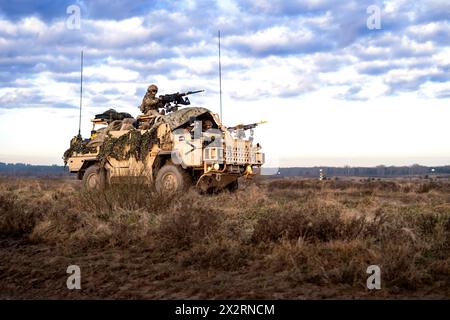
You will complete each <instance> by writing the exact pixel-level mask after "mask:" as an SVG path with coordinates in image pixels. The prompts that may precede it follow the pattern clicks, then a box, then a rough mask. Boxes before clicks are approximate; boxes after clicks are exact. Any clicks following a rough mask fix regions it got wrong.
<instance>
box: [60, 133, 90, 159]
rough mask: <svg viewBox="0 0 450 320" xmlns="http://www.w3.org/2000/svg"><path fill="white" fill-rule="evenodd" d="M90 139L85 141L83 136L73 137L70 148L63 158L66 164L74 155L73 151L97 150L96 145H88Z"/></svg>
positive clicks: (84, 152)
mask: <svg viewBox="0 0 450 320" xmlns="http://www.w3.org/2000/svg"><path fill="white" fill-rule="evenodd" d="M88 143H89V141H84V140H83V139H81V138H77V137H75V138H74V139H72V141H71V143H70V148H69V149H67V150H66V151H65V152H64V155H63V159H64V165H66V164H67V161H68V159H69V158H70V157H71V156H72V154H73V153H81V154H86V153H95V152H97V148H96V147H92V146H88Z"/></svg>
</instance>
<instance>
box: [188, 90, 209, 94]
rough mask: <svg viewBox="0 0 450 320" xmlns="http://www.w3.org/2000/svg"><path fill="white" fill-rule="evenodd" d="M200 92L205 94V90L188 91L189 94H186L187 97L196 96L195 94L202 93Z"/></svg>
mask: <svg viewBox="0 0 450 320" xmlns="http://www.w3.org/2000/svg"><path fill="white" fill-rule="evenodd" d="M200 92H205V90H197V91H188V92H186V93H185V95H189V94H195V93H200Z"/></svg>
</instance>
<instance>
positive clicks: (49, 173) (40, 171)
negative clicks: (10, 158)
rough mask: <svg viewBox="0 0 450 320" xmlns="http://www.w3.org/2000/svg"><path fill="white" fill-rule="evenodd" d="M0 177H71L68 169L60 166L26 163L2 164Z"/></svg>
mask: <svg viewBox="0 0 450 320" xmlns="http://www.w3.org/2000/svg"><path fill="white" fill-rule="evenodd" d="M0 176H14V177H64V176H69V171H68V169H67V168H64V167H63V166H58V165H52V166H45V165H31V164H25V163H4V162H0Z"/></svg>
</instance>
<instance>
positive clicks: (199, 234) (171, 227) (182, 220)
mask: <svg viewBox="0 0 450 320" xmlns="http://www.w3.org/2000/svg"><path fill="white" fill-rule="evenodd" d="M223 218H224V216H223V213H222V212H221V211H218V210H211V209H208V208H204V207H198V206H193V205H190V204H186V205H185V207H184V208H182V209H180V210H173V211H172V212H169V213H167V214H165V215H163V216H162V218H161V222H160V224H159V227H158V229H157V230H156V236H157V239H158V242H160V244H161V246H162V247H163V248H172V249H173V248H175V249H185V248H190V247H192V246H193V245H194V244H195V243H198V242H202V241H205V240H206V239H207V238H211V237H213V236H214V235H215V234H216V233H217V232H218V230H219V228H220V224H221V221H222V220H223Z"/></svg>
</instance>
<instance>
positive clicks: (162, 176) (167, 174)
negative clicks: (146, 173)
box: [155, 164, 192, 195]
mask: <svg viewBox="0 0 450 320" xmlns="http://www.w3.org/2000/svg"><path fill="white" fill-rule="evenodd" d="M191 185H192V180H191V177H190V176H189V174H188V173H187V172H185V171H184V170H183V169H181V168H180V167H179V166H175V165H173V164H166V165H164V166H163V167H162V168H161V169H160V170H159V171H158V173H157V174H156V179H155V188H156V191H157V192H159V193H162V194H166V195H170V194H174V193H176V192H179V191H184V190H187V189H188V188H189V187H190V186H191Z"/></svg>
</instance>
